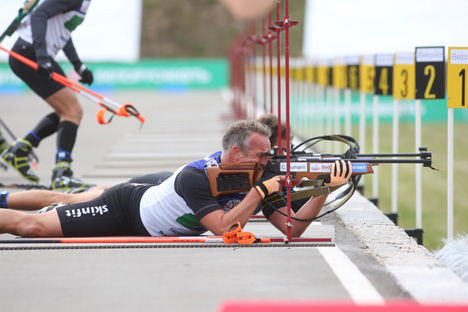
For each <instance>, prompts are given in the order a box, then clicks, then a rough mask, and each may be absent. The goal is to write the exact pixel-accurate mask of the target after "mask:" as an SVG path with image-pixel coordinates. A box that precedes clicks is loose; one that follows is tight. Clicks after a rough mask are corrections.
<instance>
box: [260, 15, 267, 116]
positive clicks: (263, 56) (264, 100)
mask: <svg viewBox="0 0 468 312" xmlns="http://www.w3.org/2000/svg"><path fill="white" fill-rule="evenodd" d="M261 43H262V61H263V112H264V113H266V112H267V107H266V65H265V18H262V40H261Z"/></svg>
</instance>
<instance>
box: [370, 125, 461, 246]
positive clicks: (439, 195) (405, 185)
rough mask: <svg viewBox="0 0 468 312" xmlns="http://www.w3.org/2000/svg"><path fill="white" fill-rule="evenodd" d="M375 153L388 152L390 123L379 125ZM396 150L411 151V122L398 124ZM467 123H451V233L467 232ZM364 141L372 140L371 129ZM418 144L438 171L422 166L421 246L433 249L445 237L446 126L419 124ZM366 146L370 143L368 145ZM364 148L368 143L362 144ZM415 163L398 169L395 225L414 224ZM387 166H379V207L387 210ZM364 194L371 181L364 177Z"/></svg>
mask: <svg viewBox="0 0 468 312" xmlns="http://www.w3.org/2000/svg"><path fill="white" fill-rule="evenodd" d="M379 130H380V131H379V133H380V141H379V153H387V152H391V151H392V126H391V125H389V124H383V125H380V129H379ZM399 131H400V135H399V141H400V142H399V152H401V153H404V152H414V150H415V140H414V137H415V129H414V125H413V124H406V123H405V124H401V125H400V130H399ZM467 134H468V124H463V123H457V124H455V126H454V189H453V196H454V197H453V200H454V202H453V206H454V235H455V236H456V235H457V234H462V233H468V222H466V220H468V209H467V208H468V203H467V202H466V199H467V197H466V194H465V186H464V181H465V179H466V177H467V176H468V163H467V162H466V159H467V158H466V155H467V152H468V135H467ZM366 142H370V143H371V142H372V135H371V131H370V130H369V131H368V133H367V136H366ZM421 143H422V146H426V147H427V148H428V151H430V152H432V159H433V167H435V168H436V169H438V170H439V171H435V170H431V169H429V168H422V228H423V229H424V231H425V233H424V246H425V247H426V248H428V249H430V250H435V249H437V248H439V247H441V246H442V245H443V239H444V238H446V237H447V193H448V191H447V125H445V124H438V123H435V124H423V125H422V136H421ZM369 145H370V144H369ZM366 149H367V151H369V150H371V146H368V147H366ZM415 171H416V169H415V166H413V165H407V164H402V165H399V170H398V183H399V188H398V214H399V226H400V227H402V228H415V227H416V209H415V205H416V195H415ZM391 179H392V173H391V165H380V167H379V208H380V209H381V210H382V211H384V212H390V211H391ZM366 182H367V183H366V188H365V191H364V195H365V196H366V197H369V196H370V195H371V194H372V181H371V179H367V181H366Z"/></svg>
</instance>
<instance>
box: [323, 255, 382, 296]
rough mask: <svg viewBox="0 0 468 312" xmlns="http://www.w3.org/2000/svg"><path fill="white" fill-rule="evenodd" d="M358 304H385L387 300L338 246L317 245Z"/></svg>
mask: <svg viewBox="0 0 468 312" xmlns="http://www.w3.org/2000/svg"><path fill="white" fill-rule="evenodd" d="M317 249H318V250H319V252H320V253H321V254H322V256H323V258H324V259H325V261H327V263H328V264H329V265H330V268H331V269H332V270H333V272H335V274H336V276H337V277H338V279H339V280H340V282H341V283H342V284H343V287H344V288H345V289H346V291H347V292H348V293H349V295H350V296H351V298H352V299H353V301H354V303H356V304H385V300H384V299H383V297H382V296H381V295H380V294H379V292H378V291H377V290H376V289H375V288H374V286H372V284H371V283H370V282H369V280H368V279H367V278H366V277H365V276H364V275H363V274H362V273H361V271H360V270H359V269H358V268H357V266H356V265H355V264H354V263H352V262H351V260H349V258H348V257H347V256H346V255H345V254H344V253H343V252H342V251H341V250H340V249H339V248H338V247H317Z"/></svg>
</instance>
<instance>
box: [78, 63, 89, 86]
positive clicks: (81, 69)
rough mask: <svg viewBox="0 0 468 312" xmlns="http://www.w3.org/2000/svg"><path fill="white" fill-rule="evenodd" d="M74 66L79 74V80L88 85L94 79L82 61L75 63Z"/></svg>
mask: <svg viewBox="0 0 468 312" xmlns="http://www.w3.org/2000/svg"><path fill="white" fill-rule="evenodd" d="M74 67H75V71H76V72H77V73H78V74H79V75H80V76H81V79H80V82H82V83H86V84H88V85H89V86H90V85H91V84H92V83H93V81H94V77H93V72H92V71H90V70H89V69H88V67H86V65H85V64H83V63H77V64H75V65H74Z"/></svg>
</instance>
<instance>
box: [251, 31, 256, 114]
mask: <svg viewBox="0 0 468 312" xmlns="http://www.w3.org/2000/svg"><path fill="white" fill-rule="evenodd" d="M255 32H256V27H255V22H252V36H251V42H253V44H252V51H253V58H252V59H253V64H252V67H253V70H252V71H253V77H252V95H253V98H252V101H253V118H254V119H255V118H256V115H257V64H256V63H257V35H256V34H255Z"/></svg>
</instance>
